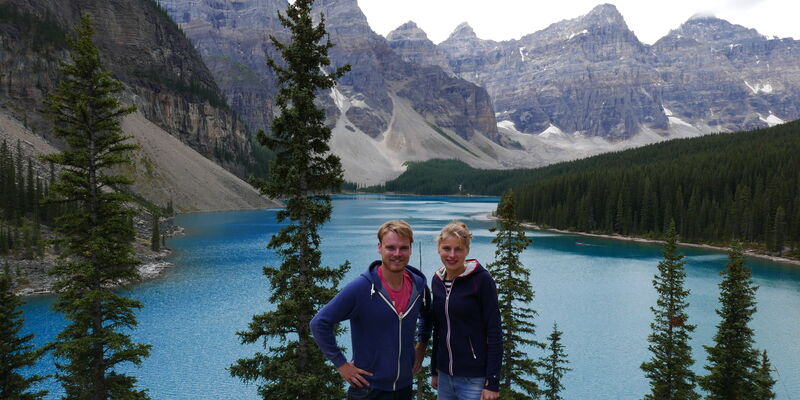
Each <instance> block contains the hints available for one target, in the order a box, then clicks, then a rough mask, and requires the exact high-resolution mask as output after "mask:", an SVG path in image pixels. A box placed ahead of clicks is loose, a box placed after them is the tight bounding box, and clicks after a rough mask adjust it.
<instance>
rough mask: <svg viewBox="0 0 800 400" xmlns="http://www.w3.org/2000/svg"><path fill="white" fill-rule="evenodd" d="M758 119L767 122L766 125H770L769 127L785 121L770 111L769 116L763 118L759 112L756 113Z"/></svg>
mask: <svg viewBox="0 0 800 400" xmlns="http://www.w3.org/2000/svg"><path fill="white" fill-rule="evenodd" d="M758 119H760V120H762V121H764V122H766V123H767V125H769V126H771V127H772V126H775V125H780V124H782V123H784V122H786V121H784V120H782V119H780V118H778V116H776V115H775V114H773V113H770V114H769V116H768V117H766V118H764V117H763V116H762V115H761V114H758Z"/></svg>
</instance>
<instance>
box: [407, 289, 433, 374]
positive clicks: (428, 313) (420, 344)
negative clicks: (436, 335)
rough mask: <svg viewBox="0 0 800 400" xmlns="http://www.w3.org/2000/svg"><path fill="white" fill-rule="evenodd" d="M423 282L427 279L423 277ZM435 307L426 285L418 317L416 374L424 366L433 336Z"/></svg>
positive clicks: (414, 370) (414, 369) (413, 371)
mask: <svg viewBox="0 0 800 400" xmlns="http://www.w3.org/2000/svg"><path fill="white" fill-rule="evenodd" d="M423 282H425V280H424V279H423ZM432 310H433V307H432V305H431V292H430V290H428V286H427V285H426V286H425V287H424V289H423V293H422V307H421V308H420V312H419V317H418V319H417V344H416V346H415V348H414V350H415V357H414V368H413V369H412V371H411V372H412V373H413V374H414V375H416V374H417V372H418V371H419V370H420V368H422V362H423V361H424V360H425V350H426V349H427V348H428V341H429V340H430V337H431V329H433V312H432Z"/></svg>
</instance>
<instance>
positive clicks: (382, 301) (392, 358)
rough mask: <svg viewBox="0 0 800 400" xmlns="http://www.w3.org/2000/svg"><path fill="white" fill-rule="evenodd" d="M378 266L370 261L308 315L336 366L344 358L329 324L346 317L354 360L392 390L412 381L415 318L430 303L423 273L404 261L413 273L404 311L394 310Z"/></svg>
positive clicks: (376, 384) (378, 385)
mask: <svg viewBox="0 0 800 400" xmlns="http://www.w3.org/2000/svg"><path fill="white" fill-rule="evenodd" d="M380 265H381V262H380V261H375V262H373V263H372V264H371V265H370V266H369V268H368V269H367V271H365V272H364V273H362V274H361V276H359V277H358V278H356V279H355V280H353V281H352V282H350V283H349V284H348V285H347V286H345V287H344V289H342V291H341V292H339V294H337V295H336V297H334V298H333V300H331V301H330V302H329V303H328V304H326V305H325V306H324V307H322V309H321V310H319V312H318V313H317V315H316V316H314V319H312V320H311V332H312V333H313V334H314V339H315V340H316V341H317V345H319V348H320V349H322V352H323V353H324V354H325V357H327V358H328V359H329V360H331V362H333V365H335V366H336V367H337V368H338V367H340V366H341V365H342V364H344V363H345V362H347V359H346V358H345V356H344V353H342V350H341V349H340V348H339V346H337V344H336V334H335V333H334V325H335V324H336V323H338V322H341V321H344V320H348V319H349V320H350V337H351V340H352V346H353V364H355V366H356V367H358V368H361V369H363V370H365V371H369V372H371V373H372V374H373V375H372V376H366V377H365V378H366V379H367V381H368V382H369V385H370V387H371V388H373V389H379V390H385V391H395V390H399V389H403V388H405V387H407V386H409V385H411V383H412V375H411V369H412V367H413V364H414V356H415V353H414V336H415V331H416V327H417V318H418V317H420V316H421V315H423V314H425V315H427V312H423V310H427V309H428V307H429V305H430V292H429V291H428V289H427V287H426V285H425V276H424V275H423V274H422V272H420V271H419V270H417V269H416V268H414V267H411V266H409V265H406V267H405V268H406V271H408V272H409V273H410V274H411V278H412V287H411V297H410V298H409V300H408V307H407V309H406V311H405V313H403V314H402V315H398V314H397V311H396V310H395V308H394V306H392V302H391V300H390V299H389V293H388V292H387V291H386V289H384V287H383V285H381V280H380V278H379V277H378V267H379V266H380ZM428 333H429V332H428ZM424 339H425V340H424V341H425V342H427V338H424Z"/></svg>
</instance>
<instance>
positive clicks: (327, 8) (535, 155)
mask: <svg viewBox="0 0 800 400" xmlns="http://www.w3.org/2000/svg"><path fill="white" fill-rule="evenodd" d="M160 4H161V5H162V6H163V7H164V8H165V9H166V10H167V11H168V13H169V14H170V15H171V16H172V17H173V18H174V19H175V20H176V21H177V22H178V23H179V24H180V25H181V26H182V27H183V28H184V30H185V32H186V33H187V36H188V37H189V38H190V39H191V40H192V42H193V43H194V44H195V46H196V47H197V48H198V49H199V50H200V53H201V54H202V55H203V57H204V59H205V60H206V63H207V64H209V65H212V68H211V70H212V72H213V73H214V75H215V77H216V78H217V81H218V82H221V84H220V86H221V89H222V91H223V92H224V93H225V95H226V97H227V98H228V99H229V101H231V104H232V106H233V108H234V109H235V110H237V112H239V113H240V114H241V115H242V116H243V118H244V120H245V121H247V122H248V123H249V124H250V125H251V127H253V128H254V129H264V128H268V122H269V120H270V116H271V110H269V107H268V106H267V107H265V106H264V105H269V104H271V103H272V102H271V98H272V96H274V90H275V89H274V88H275V86H274V77H273V76H272V74H271V72H270V71H268V69H267V68H266V66H265V62H264V61H265V59H266V58H267V57H275V56H276V54H275V52H274V49H272V46H271V45H270V44H269V43H267V42H266V41H265V40H263V38H265V37H266V36H268V35H273V36H275V37H277V38H279V39H281V40H285V39H286V33H285V31H284V30H283V28H282V27H281V26H280V25H279V23H278V21H277V19H276V18H275V13H276V12H277V11H278V10H281V9H282V8H283V7H285V6H286V2H285V1H283V0H242V1H236V2H219V1H214V0H198V1H187V0H161V1H160ZM317 12H319V13H323V14H324V15H325V18H326V27H327V29H328V30H329V32H330V39H331V41H332V42H334V43H336V44H337V46H336V47H334V48H333V49H332V50H331V60H332V61H333V63H334V65H342V64H345V63H350V64H351V65H352V67H353V71H352V72H351V73H349V74H348V75H346V76H345V77H344V78H343V79H342V81H341V82H340V84H339V85H338V86H337V88H336V89H334V90H333V91H332V93H331V94H330V96H322V97H323V100H324V101H322V102H321V103H322V104H324V105H325V106H326V107H327V108H328V115H329V116H330V120H329V122H330V125H331V126H332V127H333V128H334V138H333V142H332V149H333V151H334V153H336V154H338V155H340V156H341V157H342V159H343V163H344V166H345V178H346V179H347V180H350V181H353V182H357V183H364V184H372V183H376V182H382V181H385V180H387V179H389V178H392V177H393V176H396V175H397V174H398V173H399V172H400V171H402V170H403V168H404V167H403V163H404V162H406V161H416V160H424V159H428V158H434V157H438V158H458V159H461V160H463V161H466V162H467V163H469V164H470V165H472V166H475V167H480V168H510V167H534V166H540V165H545V164H549V163H552V162H556V161H562V160H569V159H574V158H580V157H585V156H588V155H592V154H597V153H601V152H605V151H612V150H618V149H623V148H628V147H635V146H640V145H643V144H647V143H652V142H657V141H662V140H665V139H669V138H676V137H689V136H699V135H703V134H707V133H712V132H733V131H739V130H746V129H753V128H757V127H763V126H771V125H775V124H777V123H781V122H783V121H787V120H793V119H797V118H798V115H799V114H800V97H799V96H800V91H798V89H800V73H798V72H800V63H799V62H798V61H800V42H798V41H795V40H793V39H778V38H767V37H764V36H763V35H760V34H759V33H758V32H756V31H755V30H752V29H747V28H744V27H742V26H738V25H734V24H730V23H728V22H726V21H724V20H721V19H716V18H711V17H705V18H692V19H690V20H689V21H686V22H685V23H684V24H683V25H681V26H680V27H678V28H676V29H674V30H673V31H671V32H670V33H669V34H668V35H667V36H665V37H663V38H662V39H660V40H659V41H657V42H656V43H655V44H653V45H646V44H643V43H642V42H640V41H639V40H638V38H637V37H636V35H635V34H634V33H633V32H632V31H631V30H630V29H629V28H628V27H627V25H626V23H625V20H624V18H623V16H622V15H621V14H620V13H619V12H618V10H617V9H616V7H614V6H613V5H609V4H603V5H599V6H597V7H595V8H594V9H592V10H590V11H589V12H588V13H587V14H585V15H583V16H579V17H577V18H574V19H571V20H565V21H560V22H557V23H554V24H552V25H550V26H549V27H547V28H545V29H543V30H541V31H538V32H534V33H531V34H529V35H526V36H524V37H522V38H520V39H519V40H508V41H501V42H497V41H491V40H482V39H480V38H478V37H477V36H476V34H475V33H474V31H473V30H472V28H470V26H469V25H468V24H467V23H464V24H461V25H460V26H458V27H457V28H456V29H455V31H454V32H453V33H452V34H451V35H450V37H449V38H448V39H447V40H445V41H444V42H442V43H439V44H438V45H437V44H434V43H433V42H431V41H430V40H429V39H428V38H427V35H426V34H425V32H424V31H422V30H421V29H419V28H418V27H417V26H416V24H414V23H413V22H411V21H410V22H408V23H406V24H403V25H402V26H400V27H398V28H397V29H396V30H394V31H392V32H391V33H389V34H388V35H387V36H386V38H383V37H382V36H380V35H378V34H376V33H375V32H373V31H372V30H371V28H370V27H369V24H368V23H367V19H366V17H365V16H364V14H363V13H362V12H361V10H360V8H359V7H358V4H357V2H356V1H355V0H338V1H333V0H322V1H319V2H317ZM258 38H261V40H259V39H258ZM242 76H245V77H250V78H249V79H244V80H238V81H236V82H235V85H234V84H233V83H231V84H227V83H226V82H230V81H234V80H236V79H237V77H242ZM470 84H472V85H470ZM259 90H260V91H261V92H260V97H258V98H257V101H252V100H256V99H255V98H252V97H250V98H249V100H248V101H246V102H240V101H238V100H237V99H239V98H244V97H247V96H245V95H244V94H243V93H254V92H258V91H259ZM487 95H488V99H487Z"/></svg>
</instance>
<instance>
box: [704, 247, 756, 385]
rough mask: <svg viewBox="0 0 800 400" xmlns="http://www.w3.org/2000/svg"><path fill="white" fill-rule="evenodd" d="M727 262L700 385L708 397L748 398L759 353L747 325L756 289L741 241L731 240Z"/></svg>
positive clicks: (750, 316) (753, 306)
mask: <svg viewBox="0 0 800 400" xmlns="http://www.w3.org/2000/svg"><path fill="white" fill-rule="evenodd" d="M728 256H729V261H728V265H727V266H726V267H725V270H724V271H722V276H723V280H722V282H721V283H720V285H719V287H720V296H719V302H720V307H721V308H719V309H717V315H719V316H720V317H721V318H722V321H720V323H719V324H717V333H716V334H715V335H714V343H715V344H714V346H704V347H705V349H706V351H707V352H708V365H706V366H705V369H706V370H708V372H709V374H708V375H706V376H703V377H701V378H700V387H702V388H703V390H705V391H706V392H707V393H708V395H707V396H706V398H707V399H708V400H735V399H749V398H750V396H751V394H752V393H754V391H755V390H756V387H755V386H756V385H755V384H754V382H753V378H754V376H753V375H754V371H755V370H756V369H757V368H758V352H757V351H756V350H755V349H753V330H752V329H751V328H750V327H749V326H748V324H749V323H750V320H751V319H753V314H754V313H755V312H756V299H755V295H756V289H757V287H756V286H754V285H753V282H752V280H751V279H750V270H748V269H747V267H745V265H744V253H743V251H742V246H741V244H740V243H738V242H737V243H734V245H733V246H732V248H731V251H730V253H729V255H728Z"/></svg>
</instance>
